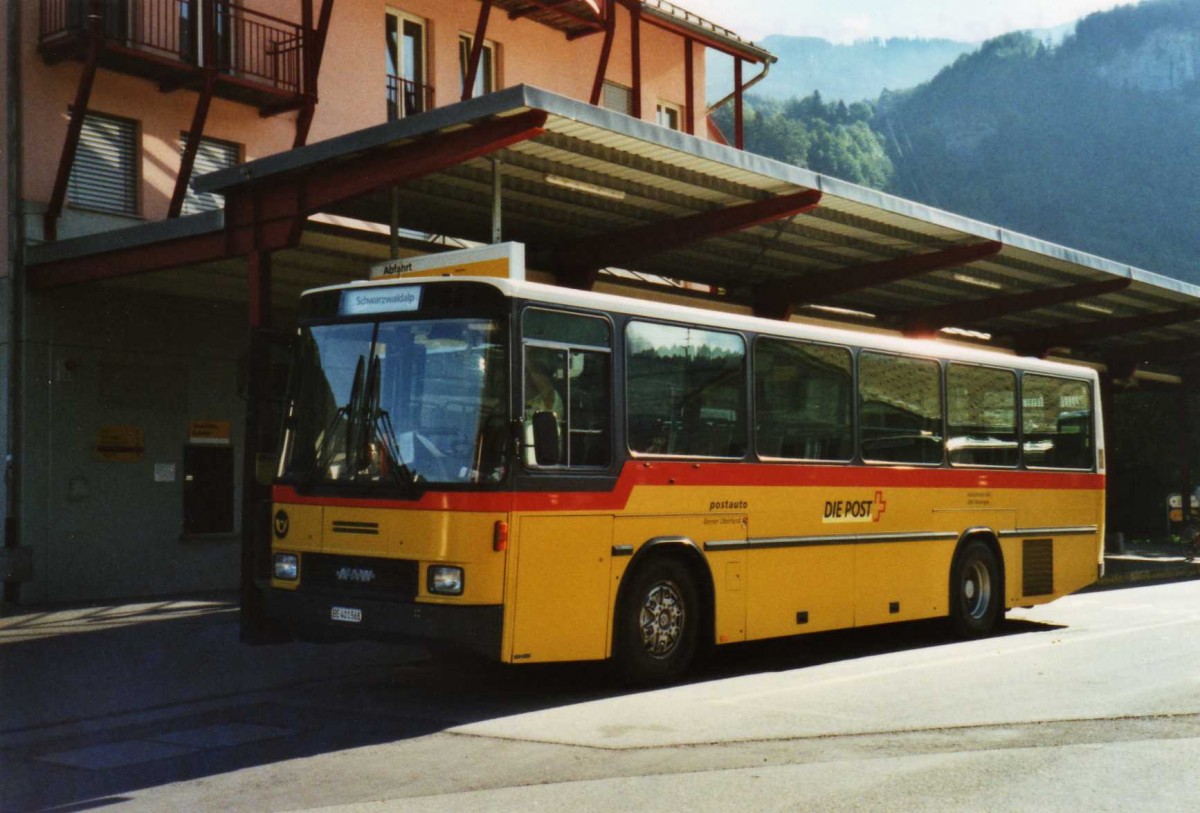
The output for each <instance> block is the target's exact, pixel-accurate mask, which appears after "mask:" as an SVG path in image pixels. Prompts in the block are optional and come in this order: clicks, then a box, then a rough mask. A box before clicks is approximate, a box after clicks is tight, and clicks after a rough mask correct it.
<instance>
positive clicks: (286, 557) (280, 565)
mask: <svg viewBox="0 0 1200 813" xmlns="http://www.w3.org/2000/svg"><path fill="white" fill-rule="evenodd" d="M275 578H277V579H279V580H280V581H285V582H294V581H296V579H298V578H300V557H299V556H297V555H296V554H294V553H277V554H275Z"/></svg>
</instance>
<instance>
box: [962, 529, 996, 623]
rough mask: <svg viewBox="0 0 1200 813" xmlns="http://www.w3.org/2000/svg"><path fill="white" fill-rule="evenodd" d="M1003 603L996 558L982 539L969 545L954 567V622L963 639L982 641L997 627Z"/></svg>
mask: <svg viewBox="0 0 1200 813" xmlns="http://www.w3.org/2000/svg"><path fill="white" fill-rule="evenodd" d="M1002 601H1003V595H1002V589H1001V584H1000V566H999V564H998V563H997V562H996V555H995V554H994V553H993V552H992V549H991V547H989V546H988V545H987V544H986V543H985V542H982V541H980V540H978V539H976V540H972V541H970V542H968V543H966V544H965V545H963V547H962V549H961V550H960V551H959V552H958V555H957V556H955V557H954V564H953V565H951V567H950V622H951V625H952V626H953V628H954V632H955V633H956V634H957V635H959V636H960V637H963V638H982V637H983V636H985V635H988V634H990V633H991V632H992V630H993V629H995V627H996V622H997V621H998V620H999V618H1000V608H1001V602H1002Z"/></svg>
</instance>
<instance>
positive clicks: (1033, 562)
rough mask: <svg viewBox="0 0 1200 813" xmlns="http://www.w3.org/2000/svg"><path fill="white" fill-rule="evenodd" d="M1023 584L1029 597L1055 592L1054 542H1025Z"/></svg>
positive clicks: (1022, 550) (1022, 568) (1046, 540)
mask: <svg viewBox="0 0 1200 813" xmlns="http://www.w3.org/2000/svg"><path fill="white" fill-rule="evenodd" d="M1021 584H1022V587H1023V592H1024V594H1025V595H1027V596H1048V595H1050V594H1051V593H1053V592H1054V540H1052V539H1026V540H1025V544H1024V546H1023V547H1022V548H1021Z"/></svg>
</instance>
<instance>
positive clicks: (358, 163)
mask: <svg viewBox="0 0 1200 813" xmlns="http://www.w3.org/2000/svg"><path fill="white" fill-rule="evenodd" d="M545 123H546V113H545V112H544V111H541V110H531V111H528V112H526V113H521V114H518V115H515V116H509V117H507V118H501V119H494V120H491V121H486V122H483V123H481V124H476V125H474V126H473V127H469V128H466V129H463V130H458V131H456V132H452V133H447V134H444V135H437V136H432V137H429V138H425V139H422V140H420V141H415V142H412V143H409V144H404V145H401V146H398V147H394V148H391V149H388V150H386V151H376V152H371V153H365V154H363V155H359V156H357V157H354V158H351V159H350V160H348V161H344V162H341V163H332V164H329V165H323V166H317V167H313V168H310V169H308V170H306V171H304V172H300V173H296V174H294V175H291V176H288V177H284V178H277V179H272V180H271V181H270V182H269V183H268V184H263V185H261V186H259V187H254V188H249V187H241V188H237V189H234V190H231V191H230V193H229V194H228V195H227V196H226V201H225V223H226V231H227V233H228V237H229V248H228V253H229V255H230V256H240V255H242V254H248V253H249V252H250V251H254V250H268V251H275V250H278V249H281V248H287V247H288V246H290V245H293V244H294V243H295V241H296V239H298V237H299V232H300V229H301V228H302V227H303V223H304V219H305V218H307V217H308V215H310V214H312V213H314V212H319V211H322V210H324V209H327V208H329V207H332V206H334V205H336V204H338V203H341V202H342V201H346V200H349V199H351V198H356V197H360V196H363V195H368V194H371V193H373V192H378V191H380V190H383V189H387V188H389V187H392V186H398V185H400V184H404V183H408V182H409V181H412V180H415V179H417V178H421V177H423V176H425V175H429V174H432V173H434V172H438V171H440V170H443V169H446V168H448V167H452V166H456V165H458V164H462V163H466V162H467V161H470V160H473V159H475V158H478V157H480V156H483V155H488V154H490V153H493V152H496V151H498V150H502V149H504V148H505V147H509V146H511V145H513V144H516V143H519V142H521V141H526V140H528V139H531V138H536V137H537V136H538V135H540V134H541V133H542V132H543V127H544V125H545Z"/></svg>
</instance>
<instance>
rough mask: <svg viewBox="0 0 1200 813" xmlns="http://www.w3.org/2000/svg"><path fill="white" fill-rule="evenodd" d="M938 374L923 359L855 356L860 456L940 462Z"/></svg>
mask: <svg viewBox="0 0 1200 813" xmlns="http://www.w3.org/2000/svg"><path fill="white" fill-rule="evenodd" d="M941 378H942V376H941V367H940V366H939V365H938V363H937V362H936V361H932V360H929V359H919V358H910V357H908V356H893V355H888V354H885V353H876V352H864V353H862V354H861V355H859V357H858V397H859V424H860V436H859V445H860V447H861V451H862V456H863V459H864V460H868V461H874V462H879V463H924V464H937V463H941V462H942V459H943V456H944V451H943V449H944V444H943V438H942V381H941Z"/></svg>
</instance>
